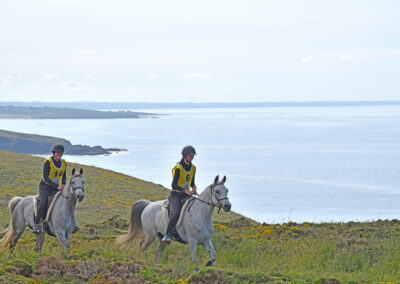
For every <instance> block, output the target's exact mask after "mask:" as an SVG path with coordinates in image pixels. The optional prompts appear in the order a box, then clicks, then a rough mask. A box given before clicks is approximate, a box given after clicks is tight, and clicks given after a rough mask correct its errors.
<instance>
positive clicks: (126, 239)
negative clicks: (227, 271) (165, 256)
mask: <svg viewBox="0 0 400 284" xmlns="http://www.w3.org/2000/svg"><path fill="white" fill-rule="evenodd" d="M225 181H226V177H224V178H223V179H222V180H221V181H219V177H218V176H216V178H215V180H214V183H213V184H211V185H210V186H208V187H207V188H206V189H205V190H204V191H203V192H202V193H201V194H200V196H199V197H198V198H196V199H194V201H193V203H192V204H191V205H189V206H187V207H186V210H185V213H184V216H183V218H182V221H181V223H180V225H179V226H178V227H177V228H176V230H177V232H178V234H179V237H180V238H181V239H182V240H183V241H184V242H185V243H188V245H189V250H190V255H191V257H192V261H193V262H194V263H195V264H196V270H197V269H198V260H197V245H198V244H201V245H203V246H204V247H205V249H206V250H208V252H209V253H210V256H211V259H210V260H209V261H208V262H207V266H211V265H212V264H213V262H214V261H215V259H216V258H217V253H216V252H215V250H214V247H213V245H212V242H211V235H212V233H213V231H214V226H213V222H212V220H211V216H212V214H213V212H214V208H215V207H220V208H223V210H224V211H225V212H228V211H230V210H231V203H230V202H229V199H228V189H227V188H226V187H225V185H224V183H225ZM163 202H164V200H161V201H156V202H151V201H149V200H138V201H136V202H134V203H133V205H132V209H131V221H130V226H129V229H128V232H127V234H125V235H122V236H120V237H119V238H118V239H117V244H119V245H122V246H131V247H136V248H138V247H139V246H140V248H141V249H142V251H145V250H146V248H147V247H148V246H149V245H150V244H151V243H152V242H153V241H154V239H155V238H156V237H158V238H159V240H160V244H159V246H158V249H157V252H156V262H157V263H159V262H160V258H161V255H162V253H163V251H164V249H165V248H166V246H167V245H168V244H166V243H164V242H162V241H161V238H162V236H163V235H164V234H165V232H166V230H167V225H168V223H167V220H166V218H164V212H163V211H164V209H163ZM143 236H144V237H145V239H144V241H142V238H143Z"/></svg>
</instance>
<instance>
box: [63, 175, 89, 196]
mask: <svg viewBox="0 0 400 284" xmlns="http://www.w3.org/2000/svg"><path fill="white" fill-rule="evenodd" d="M78 176H81V175H76V176H73V177H72V178H71V179H70V180H69V182H68V184H69V186H70V187H71V192H72V196H73V197H74V198H75V199H77V197H76V194H75V190H77V189H79V188H80V189H82V192H85V189H84V188H83V186H77V187H73V186H72V180H73V179H74V178H75V177H78ZM61 196H62V197H64V198H70V196H64V195H63V194H62V193H61Z"/></svg>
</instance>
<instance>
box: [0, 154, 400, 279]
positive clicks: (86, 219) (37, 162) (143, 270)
mask: <svg viewBox="0 0 400 284" xmlns="http://www.w3.org/2000/svg"><path fill="white" fill-rule="evenodd" d="M41 166H42V159H40V158H36V157H30V156H25V155H20V154H13V153H9V152H1V151H0V229H4V228H5V227H6V226H7V224H8V222H9V213H8V209H7V203H8V200H9V199H10V198H12V197H13V196H16V195H19V196H26V195H30V194H34V193H36V191H37V185H38V181H39V180H40V176H41ZM73 166H76V167H81V166H80V165H76V164H72V163H71V164H68V167H69V171H70V170H71V169H72V167H73ZM82 167H83V169H84V176H85V186H86V192H85V193H86V198H85V200H84V201H83V202H82V203H80V204H79V205H78V207H77V217H78V222H79V224H80V226H81V231H80V232H78V233H77V234H75V235H74V236H73V242H72V247H73V250H72V253H71V255H70V256H69V257H68V258H66V259H64V258H63V257H62V253H61V249H60V248H59V245H58V241H57V239H55V238H52V237H49V236H46V240H45V243H44V245H43V252H42V255H41V256H39V255H37V254H36V253H35V252H34V251H33V247H34V240H35V236H34V235H33V234H32V233H31V232H29V231H28V230H27V231H26V233H25V234H24V235H23V236H22V239H21V240H20V242H19V243H18V245H17V247H16V251H15V256H14V258H12V259H8V254H7V253H3V252H1V253H0V282H1V283H7V282H9V283H15V282H27V283H34V281H35V280H38V281H40V282H43V283H54V282H56V281H58V282H60V283H70V282H73V283H81V282H90V283H125V282H131V281H132V282H134V283H136V282H139V283H145V282H148V283H152V282H161V283H177V282H180V283H187V282H189V283H212V282H216V281H219V283H240V282H244V283H249V282H252V283H265V282H270V283H379V282H382V283H391V282H392V283H400V222H399V221H396V220H392V221H377V222H370V223H352V222H351V223H346V224H340V223H326V224H310V223H303V224H295V223H288V224H282V225H278V224H275V225H269V224H257V223H256V222H254V221H251V220H249V219H246V218H243V217H242V216H240V215H238V214H235V213H221V214H219V215H218V214H214V217H215V220H214V222H215V229H216V230H215V233H214V235H213V243H214V247H215V249H216V251H217V252H218V254H219V256H218V258H217V261H216V263H215V266H214V267H213V268H211V269H206V268H203V269H202V270H201V271H199V272H197V273H193V269H194V266H193V264H192V263H191V260H190V256H189V253H188V248H187V246H183V245H180V244H176V243H173V244H172V245H171V246H169V247H168V248H167V249H166V250H165V252H164V255H163V258H162V261H161V264H160V265H159V266H155V265H154V262H153V255H154V252H155V249H156V245H155V244H153V245H152V246H151V247H150V249H149V254H148V257H147V258H146V257H145V256H143V254H142V253H141V252H139V251H136V250H125V249H120V248H118V247H116V246H115V245H114V240H115V238H116V236H118V235H119V234H121V233H122V232H123V230H125V229H126V228H127V220H128V218H129V215H128V214H129V210H130V206H131V204H132V203H133V202H134V201H135V200H137V199H140V198H146V199H150V200H158V199H163V198H166V197H167V195H168V191H167V189H165V188H163V187H162V186H159V185H156V184H152V183H149V182H144V181H142V180H139V179H136V178H133V177H129V176H126V175H123V174H119V173H115V172H112V171H107V170H103V169H99V168H95V167H88V166H82ZM234 206H235V205H234V204H233V207H234ZM0 236H1V234H0ZM198 252H199V260H200V264H202V265H203V264H205V263H206V262H207V260H208V258H209V257H208V253H207V252H206V251H205V250H204V249H203V248H202V247H199V249H198Z"/></svg>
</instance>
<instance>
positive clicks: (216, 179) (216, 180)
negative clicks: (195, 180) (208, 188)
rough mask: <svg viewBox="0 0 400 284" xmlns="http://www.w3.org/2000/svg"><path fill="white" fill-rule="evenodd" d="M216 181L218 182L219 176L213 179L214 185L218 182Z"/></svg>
mask: <svg viewBox="0 0 400 284" xmlns="http://www.w3.org/2000/svg"><path fill="white" fill-rule="evenodd" d="M218 180H219V175H218V176H216V177H215V179H214V183H215V184H216V183H217V182H218Z"/></svg>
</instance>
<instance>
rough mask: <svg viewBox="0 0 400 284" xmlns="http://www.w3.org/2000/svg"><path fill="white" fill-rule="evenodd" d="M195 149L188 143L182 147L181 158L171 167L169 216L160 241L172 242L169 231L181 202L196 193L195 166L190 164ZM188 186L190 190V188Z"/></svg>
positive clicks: (176, 216)
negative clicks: (165, 229)
mask: <svg viewBox="0 0 400 284" xmlns="http://www.w3.org/2000/svg"><path fill="white" fill-rule="evenodd" d="M194 155H196V150H195V149H194V148H193V147H192V146H190V145H188V146H185V147H184V148H183V149H182V159H181V160H180V162H179V163H178V164H177V165H176V166H175V167H173V169H172V177H173V180H172V191H171V193H170V195H169V197H168V200H169V210H170V218H169V223H168V227H167V232H166V234H165V235H164V237H163V239H162V241H163V242H165V243H168V244H170V243H171V242H172V238H171V233H172V230H173V229H174V228H175V225H176V223H177V222H178V219H179V215H180V213H181V209H182V204H183V203H184V201H185V200H186V199H187V198H188V197H189V196H192V195H193V194H197V191H196V189H197V187H196V185H195V182H194V177H195V175H196V167H195V166H194V165H193V164H192V161H193V158H194ZM190 187H191V188H192V190H190Z"/></svg>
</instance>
